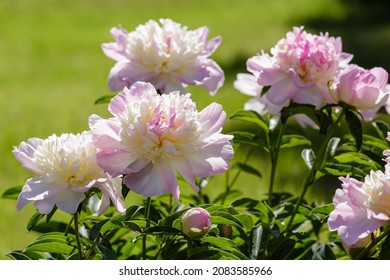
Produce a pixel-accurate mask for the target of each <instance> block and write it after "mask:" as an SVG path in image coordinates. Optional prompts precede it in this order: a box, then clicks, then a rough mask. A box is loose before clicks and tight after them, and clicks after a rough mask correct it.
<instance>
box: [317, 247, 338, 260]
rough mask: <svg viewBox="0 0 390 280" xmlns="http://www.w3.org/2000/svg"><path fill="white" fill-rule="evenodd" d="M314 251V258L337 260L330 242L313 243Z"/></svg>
mask: <svg viewBox="0 0 390 280" xmlns="http://www.w3.org/2000/svg"><path fill="white" fill-rule="evenodd" d="M312 251H313V257H312V259H313V260H335V259H336V256H335V255H334V253H333V251H332V248H330V247H329V245H328V244H318V243H315V244H313V245H312Z"/></svg>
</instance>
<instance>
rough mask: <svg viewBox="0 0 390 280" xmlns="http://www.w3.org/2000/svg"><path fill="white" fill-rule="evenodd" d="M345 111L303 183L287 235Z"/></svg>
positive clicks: (333, 127)
mask: <svg viewBox="0 0 390 280" xmlns="http://www.w3.org/2000/svg"><path fill="white" fill-rule="evenodd" d="M345 111H346V110H345V109H342V111H341V113H340V115H339V116H338V118H337V120H336V121H335V122H334V123H333V125H332V127H331V128H330V129H329V130H328V132H327V134H326V136H325V139H324V141H323V142H322V144H321V147H320V149H319V150H318V153H317V155H316V158H315V160H314V163H313V166H312V167H311V169H310V172H309V174H308V175H307V176H306V178H305V181H304V182H303V185H302V193H301V195H300V196H299V198H298V201H297V203H296V204H295V207H294V210H293V212H292V214H291V217H290V220H289V221H288V224H287V227H286V232H287V235H290V234H291V232H290V230H291V227H292V224H293V221H294V218H295V215H296V214H297V213H298V209H299V206H301V204H302V202H303V199H304V197H305V194H306V192H307V190H308V189H309V187H310V186H311V185H312V184H313V183H314V181H315V177H316V175H317V171H318V170H319V169H320V168H321V165H322V163H323V160H324V156H325V152H326V148H327V146H328V143H329V140H330V139H331V138H332V136H333V134H334V133H335V131H336V129H337V127H338V126H339V124H340V123H341V121H342V120H343V119H344V116H345Z"/></svg>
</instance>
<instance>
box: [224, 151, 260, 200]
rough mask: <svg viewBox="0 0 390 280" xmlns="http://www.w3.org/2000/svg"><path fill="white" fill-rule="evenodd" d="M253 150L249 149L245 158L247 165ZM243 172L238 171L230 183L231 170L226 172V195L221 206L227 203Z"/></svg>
mask: <svg viewBox="0 0 390 280" xmlns="http://www.w3.org/2000/svg"><path fill="white" fill-rule="evenodd" d="M252 150H253V149H252V148H251V149H249V151H248V153H247V155H246V157H245V159H244V163H247V162H248V160H249V158H250V156H251V154H252ZM241 172H242V170H241V169H239V170H238V171H237V173H236V174H235V175H234V177H233V179H232V181H231V182H230V170H227V171H226V172H225V193H224V194H223V196H222V198H221V204H222V205H223V204H224V203H225V201H226V198H227V197H228V195H229V193H230V191H231V189H232V187H233V186H234V184H235V183H236V181H237V179H238V177H240V175H241Z"/></svg>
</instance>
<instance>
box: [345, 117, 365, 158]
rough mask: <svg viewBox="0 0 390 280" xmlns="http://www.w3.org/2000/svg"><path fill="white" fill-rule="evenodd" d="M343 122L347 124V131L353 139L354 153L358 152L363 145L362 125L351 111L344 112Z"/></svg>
mask: <svg viewBox="0 0 390 280" xmlns="http://www.w3.org/2000/svg"><path fill="white" fill-rule="evenodd" d="M345 120H346V121H347V122H348V127H349V130H350V132H351V134H352V136H353V137H354V138H355V142H356V151H360V148H361V147H362V143H363V129H362V123H361V121H360V119H359V117H358V116H356V114H355V113H354V112H353V111H351V110H346V112H345Z"/></svg>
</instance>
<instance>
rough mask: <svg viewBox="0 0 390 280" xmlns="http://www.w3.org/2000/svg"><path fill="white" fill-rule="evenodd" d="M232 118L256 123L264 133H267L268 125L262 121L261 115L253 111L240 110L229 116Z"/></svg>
mask: <svg viewBox="0 0 390 280" xmlns="http://www.w3.org/2000/svg"><path fill="white" fill-rule="evenodd" d="M230 119H232V120H239V121H245V122H249V123H253V124H256V125H258V126H259V127H260V128H261V129H262V130H263V131H264V132H265V133H267V134H268V125H267V124H266V122H265V121H264V119H263V117H262V116H260V115H259V114H258V113H256V112H255V111H249V110H240V111H238V112H235V113H234V114H233V115H231V116H230Z"/></svg>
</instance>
